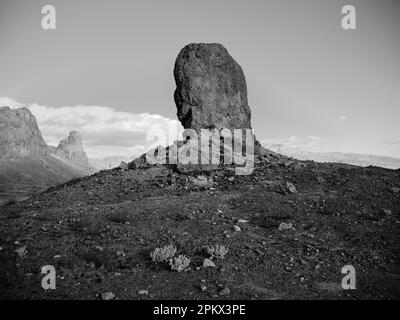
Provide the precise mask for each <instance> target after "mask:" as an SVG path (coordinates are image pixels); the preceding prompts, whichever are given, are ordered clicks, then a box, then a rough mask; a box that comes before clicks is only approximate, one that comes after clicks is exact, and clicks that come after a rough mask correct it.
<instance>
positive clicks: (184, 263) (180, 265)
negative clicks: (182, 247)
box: [169, 254, 190, 272]
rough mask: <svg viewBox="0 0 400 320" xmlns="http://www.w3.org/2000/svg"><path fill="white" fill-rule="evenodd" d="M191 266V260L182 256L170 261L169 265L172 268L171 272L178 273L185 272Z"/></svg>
mask: <svg viewBox="0 0 400 320" xmlns="http://www.w3.org/2000/svg"><path fill="white" fill-rule="evenodd" d="M189 264H190V259H189V258H188V257H187V256H186V255H184V254H180V255H179V256H177V257H175V258H173V259H170V261H169V265H170V266H171V270H176V271H178V272H181V271H185V270H186V269H187V268H188V267H189Z"/></svg>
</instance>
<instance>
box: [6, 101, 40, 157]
mask: <svg viewBox="0 0 400 320" xmlns="http://www.w3.org/2000/svg"><path fill="white" fill-rule="evenodd" d="M46 149H47V146H46V142H45V141H44V140H43V137H42V134H41V132H40V130H39V127H38V125H37V122H36V119H35V117H34V116H33V115H32V113H31V112H30V111H29V110H28V109H25V108H19V109H10V108H9V107H2V108H0V158H14V157H27V156H31V157H38V156H40V155H44V154H45V153H46Z"/></svg>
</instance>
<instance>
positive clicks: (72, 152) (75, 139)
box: [54, 131, 94, 171]
mask: <svg viewBox="0 0 400 320" xmlns="http://www.w3.org/2000/svg"><path fill="white" fill-rule="evenodd" d="M54 155H55V156H56V157H57V158H59V159H61V160H65V161H67V162H68V163H69V164H72V165H75V166H78V167H80V168H83V169H87V170H88V171H94V168H92V166H91V165H90V163H89V159H88V157H87V155H86V153H85V151H84V149H83V142H82V135H81V134H80V133H79V132H78V131H71V132H70V133H69V136H68V138H65V139H63V140H61V142H60V144H59V145H58V147H57V149H56V150H55V153H54Z"/></svg>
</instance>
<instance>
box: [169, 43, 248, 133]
mask: <svg viewBox="0 0 400 320" xmlns="http://www.w3.org/2000/svg"><path fill="white" fill-rule="evenodd" d="M174 77H175V82H176V90H175V94H174V98H175V103H176V106H177V109H178V113H177V115H178V118H179V120H180V121H181V123H182V125H183V127H184V128H192V129H195V130H196V131H198V130H199V129H202V128H204V129H213V128H216V129H222V128H228V129H247V128H251V123H250V119H251V112H250V107H249V105H248V102H247V87H246V79H245V76H244V73H243V70H242V68H241V67H240V65H239V64H238V63H237V62H236V61H235V60H234V59H233V58H232V57H231V56H230V55H229V53H228V51H227V50H226V49H225V47H224V46H222V45H221V44H218V43H198V44H197V43H193V44H189V45H187V46H185V47H184V48H183V49H182V50H181V52H180V53H179V55H178V57H177V59H176V62H175V68H174Z"/></svg>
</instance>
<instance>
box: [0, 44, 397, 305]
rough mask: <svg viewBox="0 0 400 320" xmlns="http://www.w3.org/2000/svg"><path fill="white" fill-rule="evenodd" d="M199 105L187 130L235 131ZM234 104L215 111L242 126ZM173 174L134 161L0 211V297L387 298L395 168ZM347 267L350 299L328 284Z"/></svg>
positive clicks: (392, 276) (290, 167)
mask: <svg viewBox="0 0 400 320" xmlns="http://www.w3.org/2000/svg"><path fill="white" fill-rule="evenodd" d="M190 48H194V49H195V52H196V54H195V56H193V55H192V53H191V50H189V49H190ZM189 49H184V50H183V52H188V53H187V54H185V55H184V57H189V59H192V58H193V59H195V63H196V64H197V63H198V61H202V60H204V61H209V60H210V59H211V60H212V59H213V58H212V57H219V58H218V59H217V61H220V62H221V66H220V67H219V66H218V64H216V66H215V68H217V69H218V68H223V69H224V70H226V71H225V72H226V73H229V72H231V71H232V72H233V74H236V73H237V72H238V68H237V66H235V65H234V64H233V65H232V66H233V67H232V68H233V69H232V68H225V66H226V64H224V57H220V56H219V55H220V54H221V52H225V51H224V50H222V49H221V48H220V47H219V46H217V47H216V46H215V45H207V44H200V45H196V46H193V45H191V46H189ZM187 50H188V51H187ZM225 55H226V52H225ZM190 57H192V58H190ZM180 58H181V56H180V57H179V58H178V60H179V59H180ZM225 58H226V57H225ZM178 64H179V63H178ZM199 65H201V64H199ZM228 65H231V64H230V63H229V64H228ZM184 70H191V68H189V69H187V68H186V67H184ZM193 70H194V73H193V74H192V73H191V72H189V73H188V74H186V75H185V76H184V77H183V78H182V79H186V80H184V82H183V83H181V82H180V81H181V80H179V79H178V81H177V88H179V87H180V86H181V85H182V86H183V87H185V88H189V91H188V94H184V99H186V98H187V97H190V96H191V94H192V93H191V89H190V88H192V89H193V90H194V91H193V93H194V94H195V92H197V91H198V90H200V91H199V92H203V91H202V90H201V89H199V88H198V87H197V85H198V84H202V83H204V82H203V81H202V80H196V79H197V72H199V71H198V70H197V69H196V68H194V69H193ZM199 70H200V69H199ZM205 70H206V71H207V70H208V69H207V68H206V69H205ZM220 71H221V70H219V69H218V71H217V74H218V72H220ZM207 72H208V71H207ZM192 75H193V77H192ZM212 75H213V73H212V72H211V73H209V76H210V77H212ZM221 76H222V78H224V79H228V80H227V81H228V82H229V81H230V80H229V79H231V77H230V75H229V74H223V75H221ZM200 78H201V77H200ZM239 78H240V72H239ZM240 79H241V78H240ZM209 83H210V84H209V85H210V86H211V87H210V88H209V89H207V90H211V92H217V89H216V88H212V86H214V85H216V84H215V83H214V84H212V83H213V82H212V81H211V82H209ZM234 83H236V82H235V81H233V82H232V85H233V84H234ZM239 83H240V81H239ZM240 88H243V86H241V87H238V88H237V89H238V91H236V90H234V92H231V94H232V95H235V92H239V93H240V92H243V91H240ZM205 92H208V91H205ZM221 95H222V96H221V99H222V100H223V99H225V98H224V93H223V92H221ZM185 97H186V98H185ZM218 99H219V97H218V95H217V96H214V97H213V98H212V99H211V100H210V101H214V100H218ZM231 99H232V100H231V101H234V98H233V97H231ZM244 99H245V97H243V96H241V98H240V101H245V100H244ZM228 100H229V99H228ZM188 101H192V100H190V99H189V100H188ZM204 101H208V100H207V99H206V100H204V99H200V100H197V99H195V100H193V101H192V102H196V103H197V102H199V104H198V105H195V104H193V105H191V107H193V108H195V107H196V108H197V107H199V108H200V109H201V110H202V113H205V114H208V115H201V114H200V115H199V117H197V115H196V114H197V111H195V112H193V113H192V114H193V115H196V119H197V120H196V121H194V122H191V121H190V117H189V115H190V113H191V111H189V113H185V112H184V114H185V115H187V116H184V117H181V121H182V122H183V123H185V125H186V127H187V128H196V129H200V127H198V125H205V126H206V127H214V128H218V126H219V125H221V124H223V126H226V125H229V126H228V129H231V128H234V127H233V126H234V123H236V122H235V121H236V120H229V121H228V120H226V119H225V120H224V119H222V120H221V119H219V118H218V117H217V116H216V114H215V113H218V108H217V109H216V110H214V107H217V106H216V105H214V104H213V103H211V104H210V105H209V106H210V108H211V109H210V110H209V109H208V108H207V107H205V106H207V105H208V104H205V103H204ZM192 102H190V103H192ZM245 105H246V104H245V103H244V104H242V103H238V104H232V103H231V104H230V107H229V108H228V109H229V110H231V112H236V113H238V112H243V113H242V114H240V115H237V116H236V119H239V120H240V119H245V118H246V119H247V112H246V110H245V109H246V108H243V107H244V106H245ZM182 107H183V108H184V109H187V108H189V104H188V105H186V104H185V103H183V104H180V102H178V103H177V108H178V113H179V112H180V111H179V110H180V109H181V108H182ZM224 108H225V107H224ZM241 110H242V111H241ZM220 120H221V121H220ZM240 121H241V120H240ZM186 143H188V142H186ZM255 144H257V142H255ZM184 145H185V144H184V143H182V144H179V146H178V147H179V148H183V147H184ZM254 149H255V150H256V149H257V148H254ZM170 150H171V148H170V149H168V151H170ZM185 166H186V164H182V163H180V164H149V163H148V162H146V158H145V157H140V158H139V159H135V160H134V161H133V162H131V163H129V165H128V166H123V167H120V168H115V169H112V170H105V171H101V172H98V173H96V174H94V175H92V176H88V177H83V178H79V179H76V180H73V181H70V182H68V183H64V184H62V185H59V186H57V187H53V188H51V189H49V190H47V191H46V192H44V193H42V194H38V195H36V196H34V197H33V198H31V199H29V200H27V201H24V202H22V203H18V204H10V205H7V206H4V207H2V208H1V209H0V210H1V214H0V246H1V255H0V299H11V298H12V299H104V300H110V299H313V298H315V299H321V298H326V299H399V297H400V250H399V249H400V245H399V244H400V170H388V169H383V168H376V167H368V168H361V167H357V166H351V165H345V164H329V163H315V162H313V161H300V160H295V159H291V158H288V157H286V156H282V155H279V154H276V153H273V152H269V151H268V150H265V149H263V148H262V147H259V148H258V150H257V152H255V158H254V170H253V171H252V173H251V174H248V175H235V172H236V171H235V166H234V165H232V164H227V163H222V162H221V163H220V164H219V165H217V166H213V167H211V168H208V170H203V169H204V168H203V167H201V166H197V167H196V166H195V167H189V168H190V169H188V170H185ZM45 265H53V266H54V267H55V269H56V271H57V288H56V290H48V291H45V290H43V289H42V288H41V286H40V279H41V277H42V276H43V275H40V270H41V267H42V266H45ZM347 265H352V266H353V267H354V268H355V270H356V289H355V290H343V288H342V285H341V283H342V278H343V277H344V275H343V274H342V268H343V267H344V266H347Z"/></svg>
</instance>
